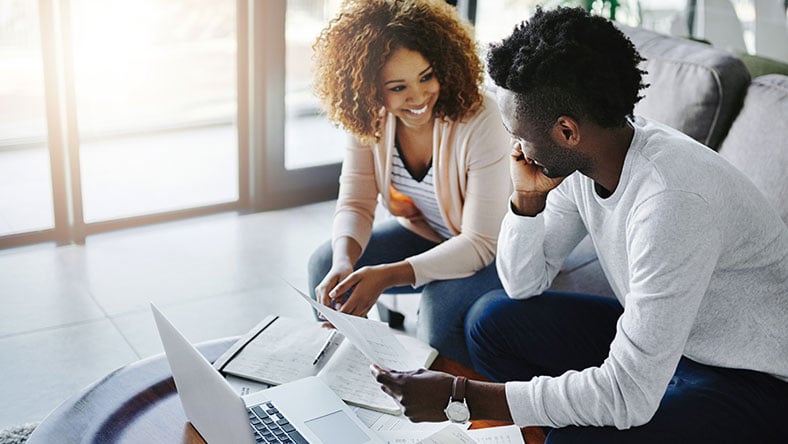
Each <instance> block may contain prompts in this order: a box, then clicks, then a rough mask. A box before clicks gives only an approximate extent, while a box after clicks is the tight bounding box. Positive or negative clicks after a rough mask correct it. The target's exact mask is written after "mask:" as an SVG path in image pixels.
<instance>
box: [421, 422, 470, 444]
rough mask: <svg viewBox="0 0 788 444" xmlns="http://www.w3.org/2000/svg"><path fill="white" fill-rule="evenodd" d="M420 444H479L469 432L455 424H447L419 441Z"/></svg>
mask: <svg viewBox="0 0 788 444" xmlns="http://www.w3.org/2000/svg"><path fill="white" fill-rule="evenodd" d="M419 444H477V443H476V441H474V440H473V438H471V437H470V435H468V432H466V431H465V430H463V429H461V428H460V427H457V426H456V425H454V424H450V425H447V426H446V427H444V428H442V429H441V430H439V431H437V432H435V433H433V434H432V435H430V436H428V437H426V438H424V439H422V440H421V441H419Z"/></svg>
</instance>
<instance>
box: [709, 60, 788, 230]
mask: <svg viewBox="0 0 788 444" xmlns="http://www.w3.org/2000/svg"><path fill="white" fill-rule="evenodd" d="M786 139H788V76H784V75H780V74H770V75H765V76H761V77H758V78H756V79H755V80H753V81H752V84H751V85H750V87H749V89H748V90H747V96H746V97H745V99H744V105H743V107H742V109H741V112H739V116H738V117H736V120H735V121H734V122H733V125H732V126H731V129H730V131H729V132H728V136H727V137H726V138H725V141H723V143H722V146H721V147H720V151H719V152H720V155H722V156H723V157H725V158H726V159H728V161H729V162H731V163H732V164H733V165H734V166H736V167H737V168H739V169H740V170H741V171H743V172H744V174H746V175H747V176H748V177H749V178H750V179H751V180H752V181H753V182H754V183H755V186H757V187H758V189H759V190H761V192H763V194H764V195H765V196H766V199H767V200H768V201H769V202H770V203H771V204H772V205H774V207H775V208H776V209H777V212H778V213H779V214H780V217H782V219H783V221H784V222H785V223H786V224H788V144H786V142H785V141H786Z"/></svg>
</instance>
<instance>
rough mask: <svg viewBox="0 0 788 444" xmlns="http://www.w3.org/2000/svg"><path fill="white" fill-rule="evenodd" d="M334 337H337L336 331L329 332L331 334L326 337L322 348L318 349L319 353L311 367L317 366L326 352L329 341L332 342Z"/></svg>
mask: <svg viewBox="0 0 788 444" xmlns="http://www.w3.org/2000/svg"><path fill="white" fill-rule="evenodd" d="M336 335H337V331H336V329H334V330H331V334H329V335H328V338H326V342H325V343H324V344H323V346H322V347H320V351H319V352H317V356H315V360H314V361H312V365H317V363H318V362H320V358H322V357H323V355H325V354H326V351H327V350H328V346H329V345H331V341H333V340H334V336H336Z"/></svg>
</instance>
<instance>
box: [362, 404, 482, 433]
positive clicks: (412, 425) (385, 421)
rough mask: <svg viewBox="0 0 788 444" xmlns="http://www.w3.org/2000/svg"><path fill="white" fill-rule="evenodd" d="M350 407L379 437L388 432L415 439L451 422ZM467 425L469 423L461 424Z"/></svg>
mask: <svg viewBox="0 0 788 444" xmlns="http://www.w3.org/2000/svg"><path fill="white" fill-rule="evenodd" d="M351 409H352V410H353V412H354V413H355V414H356V416H358V417H359V419H361V421H362V422H363V423H364V424H366V425H367V427H369V428H370V429H372V430H374V431H375V432H379V433H378V435H381V439H384V438H383V436H386V434H388V433H393V435H392V436H394V437H395V438H397V437H399V436H411V435H414V434H415V435H416V436H418V438H417V440H419V439H423V438H426V437H427V436H429V435H431V434H433V433H435V432H437V431H438V430H440V429H442V428H444V427H446V426H447V425H448V424H451V423H450V422H449V421H443V422H413V421H411V420H410V419H408V417H407V416H405V415H399V416H394V415H388V414H386V413H381V412H377V411H374V410H370V409H367V408H364V407H357V406H355V407H354V406H351ZM463 426H466V427H469V426H470V423H468V424H467V425H466V424H463ZM384 440H385V439H384Z"/></svg>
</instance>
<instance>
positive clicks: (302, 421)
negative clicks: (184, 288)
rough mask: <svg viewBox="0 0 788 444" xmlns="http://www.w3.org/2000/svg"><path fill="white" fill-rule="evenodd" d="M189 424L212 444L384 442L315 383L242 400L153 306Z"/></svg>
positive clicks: (284, 387) (307, 381)
mask: <svg viewBox="0 0 788 444" xmlns="http://www.w3.org/2000/svg"><path fill="white" fill-rule="evenodd" d="M151 310H152V311H153V317H154V319H155V321H156V327H157V329H158V330H159V337H160V338H161V343H162V345H163V346H164V352H165V354H166V355H167V361H168V362H169V364H170V369H171V370H172V376H173V378H174V379H175V387H176V388H177V390H178V396H179V397H180V399H181V404H182V405H183V410H184V412H185V413H186V418H188V420H189V422H191V424H192V425H193V426H194V428H195V429H196V430H197V432H198V433H199V434H200V435H201V436H202V438H203V439H204V440H205V442H207V443H208V444H219V443H232V444H255V443H265V442H284V443H290V442H292V443H297V444H304V443H310V444H366V443H380V444H382V443H383V441H382V440H381V439H380V438H379V437H378V436H377V435H376V434H375V432H373V431H372V430H370V429H369V427H367V426H366V425H365V424H364V423H363V422H361V420H360V419H359V418H358V417H357V416H356V415H355V413H353V411H352V410H350V408H348V406H347V405H346V404H345V403H344V402H343V401H342V400H341V399H340V398H339V396H337V394H336V393H334V392H333V391H332V390H331V389H330V388H328V386H327V385H325V383H323V382H322V381H321V380H320V379H318V378H316V377H308V378H304V379H300V380H297V381H293V382H290V383H287V384H282V385H278V386H275V387H271V388H269V389H266V390H262V391H259V392H256V393H252V394H249V395H246V396H244V397H240V396H239V395H238V394H236V392H235V391H234V390H233V388H232V387H231V386H230V384H229V383H228V382H227V381H226V380H225V379H224V378H223V377H222V375H221V374H219V372H218V371H217V370H216V369H215V368H213V366H211V364H210V363H209V362H208V360H207V359H205V357H204V356H203V355H202V354H200V352H198V351H197V349H196V348H194V346H193V345H191V343H189V341H188V340H187V339H186V338H185V337H184V336H183V335H182V334H181V333H180V332H179V331H178V329H176V328H175V326H174V325H172V323H171V322H170V321H169V320H168V319H167V318H166V317H165V316H164V314H162V312H161V311H159V309H158V308H156V306H155V305H153V304H152V303H151Z"/></svg>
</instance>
